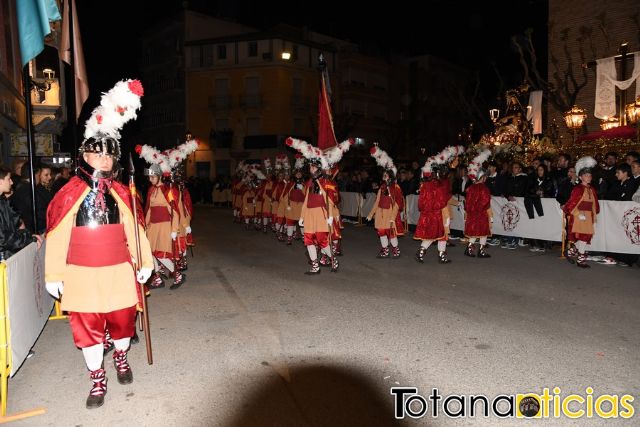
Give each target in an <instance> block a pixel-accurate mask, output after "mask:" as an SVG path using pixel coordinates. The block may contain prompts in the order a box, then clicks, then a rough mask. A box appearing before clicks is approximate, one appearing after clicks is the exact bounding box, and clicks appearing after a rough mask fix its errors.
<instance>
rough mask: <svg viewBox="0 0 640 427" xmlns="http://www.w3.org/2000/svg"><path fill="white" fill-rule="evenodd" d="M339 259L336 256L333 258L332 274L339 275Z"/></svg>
mask: <svg viewBox="0 0 640 427" xmlns="http://www.w3.org/2000/svg"><path fill="white" fill-rule="evenodd" d="M338 267H339V265H338V258H336V257H335V256H334V257H333V258H331V272H332V273H337V272H338Z"/></svg>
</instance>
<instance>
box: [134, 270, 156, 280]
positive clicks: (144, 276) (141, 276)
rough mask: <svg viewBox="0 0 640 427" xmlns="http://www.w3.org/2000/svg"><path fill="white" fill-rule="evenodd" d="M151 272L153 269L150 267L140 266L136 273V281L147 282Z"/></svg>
mask: <svg viewBox="0 0 640 427" xmlns="http://www.w3.org/2000/svg"><path fill="white" fill-rule="evenodd" d="M152 272H153V270H152V269H151V268H148V267H142V268H141V269H140V271H138V274H137V278H138V283H147V280H149V277H151V273H152Z"/></svg>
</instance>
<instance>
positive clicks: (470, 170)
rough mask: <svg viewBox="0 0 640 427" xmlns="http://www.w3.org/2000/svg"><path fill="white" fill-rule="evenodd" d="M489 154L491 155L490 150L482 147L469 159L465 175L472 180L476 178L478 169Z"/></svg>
mask: <svg viewBox="0 0 640 427" xmlns="http://www.w3.org/2000/svg"><path fill="white" fill-rule="evenodd" d="M489 156H491V151H490V150H487V149H484V150H482V151H481V152H480V153H479V154H478V155H476V156H475V157H474V158H473V160H471V162H470V163H469V166H468V167H467V175H469V178H471V179H472V180H473V181H475V180H476V179H478V171H480V169H481V168H482V164H483V163H484V162H486V161H487V160H488V159H489Z"/></svg>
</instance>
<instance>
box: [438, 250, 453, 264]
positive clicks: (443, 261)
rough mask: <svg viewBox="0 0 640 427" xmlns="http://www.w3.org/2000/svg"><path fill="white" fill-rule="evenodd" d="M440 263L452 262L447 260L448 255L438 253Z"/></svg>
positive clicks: (441, 252)
mask: <svg viewBox="0 0 640 427" xmlns="http://www.w3.org/2000/svg"><path fill="white" fill-rule="evenodd" d="M438 262H439V263H440V264H449V263H450V262H451V260H450V259H449V258H447V253H446V252H444V251H438Z"/></svg>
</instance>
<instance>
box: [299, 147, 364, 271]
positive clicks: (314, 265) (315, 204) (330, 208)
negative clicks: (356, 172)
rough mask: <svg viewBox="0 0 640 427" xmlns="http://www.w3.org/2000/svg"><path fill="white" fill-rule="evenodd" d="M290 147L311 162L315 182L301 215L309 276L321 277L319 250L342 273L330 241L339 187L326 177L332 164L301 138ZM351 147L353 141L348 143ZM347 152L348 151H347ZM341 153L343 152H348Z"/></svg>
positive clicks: (307, 194)
mask: <svg viewBox="0 0 640 427" xmlns="http://www.w3.org/2000/svg"><path fill="white" fill-rule="evenodd" d="M286 143H287V145H289V146H290V147H293V148H295V149H296V150H298V151H300V152H301V153H302V155H303V156H304V157H305V158H306V159H307V160H308V162H309V172H310V173H311V179H310V180H309V182H308V183H307V188H306V192H305V199H304V202H303V205H302V211H301V214H300V227H304V244H305V246H306V247H307V252H308V254H309V259H310V261H311V269H310V270H309V271H307V272H306V273H305V274H319V273H320V260H318V251H317V248H316V246H317V247H319V248H320V251H321V253H322V255H323V257H322V258H323V259H324V260H330V261H329V262H328V264H329V265H331V271H332V272H337V271H338V267H339V264H338V259H337V258H336V257H335V256H333V253H332V251H331V247H330V245H329V243H330V242H329V239H330V236H331V234H332V228H333V227H334V218H335V216H334V215H337V209H336V203H337V202H336V198H337V192H336V188H335V187H334V186H333V185H332V184H331V183H330V181H329V180H328V179H327V178H326V177H325V176H324V174H323V170H326V169H329V168H330V164H329V162H328V161H327V158H326V157H325V155H324V154H323V152H322V150H320V149H319V148H316V147H313V146H311V145H309V144H307V143H306V142H304V141H300V140H298V139H293V138H287V141H286ZM348 143H349V145H351V142H348ZM344 151H346V150H344ZM344 151H342V150H339V153H344ZM341 157H342V154H336V155H334V156H333V158H332V161H333V162H335V163H337V162H338V161H340V158H341Z"/></svg>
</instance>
